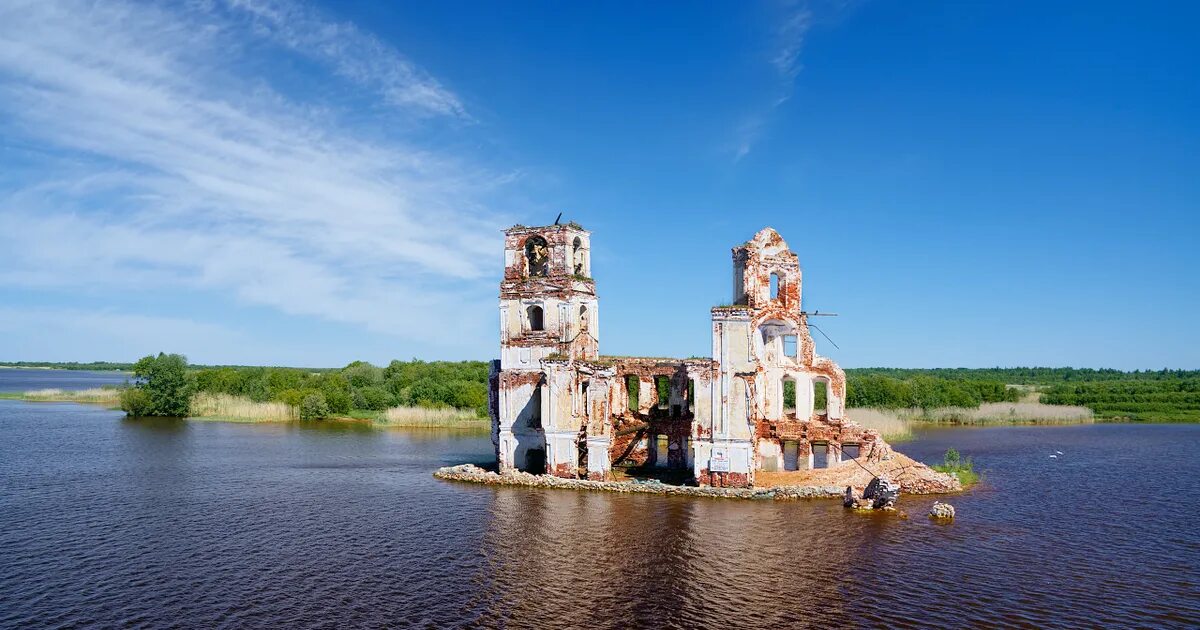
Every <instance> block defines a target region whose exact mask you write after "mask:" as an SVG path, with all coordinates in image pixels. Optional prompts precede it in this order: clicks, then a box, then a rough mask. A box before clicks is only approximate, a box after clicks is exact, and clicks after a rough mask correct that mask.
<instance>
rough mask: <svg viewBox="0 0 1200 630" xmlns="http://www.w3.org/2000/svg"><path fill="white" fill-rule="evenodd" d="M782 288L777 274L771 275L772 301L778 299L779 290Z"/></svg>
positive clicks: (781, 282)
mask: <svg viewBox="0 0 1200 630" xmlns="http://www.w3.org/2000/svg"><path fill="white" fill-rule="evenodd" d="M782 286H783V281H782V280H780V279H779V274H777V273H773V274H771V299H772V300H778V299H779V290H780V289H781V288H782Z"/></svg>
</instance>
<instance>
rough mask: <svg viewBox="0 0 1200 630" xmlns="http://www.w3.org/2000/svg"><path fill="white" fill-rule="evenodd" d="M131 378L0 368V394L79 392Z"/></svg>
mask: <svg viewBox="0 0 1200 630" xmlns="http://www.w3.org/2000/svg"><path fill="white" fill-rule="evenodd" d="M132 376H133V375H132V374H130V373H129V372H88V371H85V370H26V369H21V368H0V393H3V392H27V391H30V390H35V389H66V390H79V389H89V388H92V387H102V386H104V385H121V384H123V383H125V382H126V381H128V380H129V379H130V378H132Z"/></svg>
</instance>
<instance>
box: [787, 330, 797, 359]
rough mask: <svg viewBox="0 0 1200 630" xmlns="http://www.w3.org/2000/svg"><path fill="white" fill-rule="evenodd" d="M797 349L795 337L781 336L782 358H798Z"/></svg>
mask: <svg viewBox="0 0 1200 630" xmlns="http://www.w3.org/2000/svg"><path fill="white" fill-rule="evenodd" d="M797 349H798V347H797V344H796V335H784V336H783V356H785V357H792V358H793V359H795V358H799V354H798V353H797Z"/></svg>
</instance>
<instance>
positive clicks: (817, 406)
mask: <svg viewBox="0 0 1200 630" xmlns="http://www.w3.org/2000/svg"><path fill="white" fill-rule="evenodd" d="M813 413H816V414H818V415H822V416H828V415H829V381H827V380H824V379H817V380H816V381H814V382H813Z"/></svg>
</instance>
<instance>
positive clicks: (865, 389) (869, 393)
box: [846, 370, 1021, 409]
mask: <svg viewBox="0 0 1200 630" xmlns="http://www.w3.org/2000/svg"><path fill="white" fill-rule="evenodd" d="M1020 397H1021V392H1020V391H1019V390H1017V389H1015V388H1012V387H1008V386H1007V385H1006V384H1005V383H1004V381H998V380H985V379H966V378H947V377H935V376H929V375H926V374H919V375H916V376H911V377H908V378H896V377H892V376H885V375H883V374H873V373H867V374H861V373H859V372H858V371H853V372H852V371H850V370H847V374H846V406H847V407H875V408H879V409H905V408H913V407H920V408H922V409H935V408H937V407H978V406H979V405H981V404H983V403H988V402H1016V401H1017V400H1018V399H1019V398H1020Z"/></svg>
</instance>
